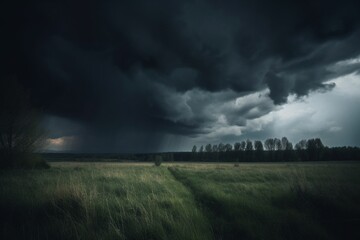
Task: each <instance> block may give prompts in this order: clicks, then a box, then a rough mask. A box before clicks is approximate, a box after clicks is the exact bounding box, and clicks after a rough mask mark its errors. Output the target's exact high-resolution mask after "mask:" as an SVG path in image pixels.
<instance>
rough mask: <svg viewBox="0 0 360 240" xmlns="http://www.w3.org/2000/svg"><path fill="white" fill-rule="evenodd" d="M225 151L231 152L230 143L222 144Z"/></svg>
mask: <svg viewBox="0 0 360 240" xmlns="http://www.w3.org/2000/svg"><path fill="white" fill-rule="evenodd" d="M224 149H225V152H231V151H232V145H231V144H229V143H227V144H225V146H224Z"/></svg>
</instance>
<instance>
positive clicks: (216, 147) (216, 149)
mask: <svg viewBox="0 0 360 240" xmlns="http://www.w3.org/2000/svg"><path fill="white" fill-rule="evenodd" d="M212 151H213V152H218V151H219V149H218V145H216V144H214V145H213V150H212Z"/></svg>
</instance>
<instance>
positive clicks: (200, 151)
mask: <svg viewBox="0 0 360 240" xmlns="http://www.w3.org/2000/svg"><path fill="white" fill-rule="evenodd" d="M202 152H204V146H203V145H201V147H200V148H199V153H202Z"/></svg>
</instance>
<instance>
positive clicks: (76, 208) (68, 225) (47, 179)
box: [0, 164, 212, 240]
mask: <svg viewBox="0 0 360 240" xmlns="http://www.w3.org/2000/svg"><path fill="white" fill-rule="evenodd" d="M0 180H1V187H0V212H1V215H0V221H1V226H0V231H1V235H0V236H1V239H179V240H180V239H211V238H212V232H211V228H210V225H209V222H208V220H207V218H205V216H204V215H203V213H202V212H201V211H200V210H199V209H198V208H197V207H196V205H195V201H194V198H193V196H192V195H191V193H190V192H189V190H188V189H186V188H185V187H184V186H183V185H182V184H180V183H179V182H178V181H176V180H175V179H174V178H173V176H172V175H171V174H170V173H169V172H168V170H167V169H166V168H162V167H160V168H156V167H150V166H142V165H138V166H136V165H135V166H133V165H117V164H64V165H61V164H60V165H59V164H57V165H55V166H53V167H52V168H51V169H50V170H31V171H24V170H13V171H7V172H1V176H0Z"/></svg>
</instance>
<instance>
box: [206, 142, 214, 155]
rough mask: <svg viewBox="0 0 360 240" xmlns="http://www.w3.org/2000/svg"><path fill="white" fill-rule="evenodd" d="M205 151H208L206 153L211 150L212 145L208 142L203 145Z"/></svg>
mask: <svg viewBox="0 0 360 240" xmlns="http://www.w3.org/2000/svg"><path fill="white" fill-rule="evenodd" d="M205 151H206V152H208V153H210V152H212V146H211V144H210V143H209V144H206V146H205Z"/></svg>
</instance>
